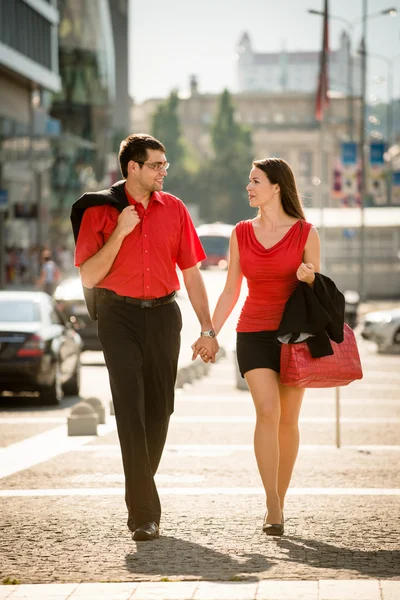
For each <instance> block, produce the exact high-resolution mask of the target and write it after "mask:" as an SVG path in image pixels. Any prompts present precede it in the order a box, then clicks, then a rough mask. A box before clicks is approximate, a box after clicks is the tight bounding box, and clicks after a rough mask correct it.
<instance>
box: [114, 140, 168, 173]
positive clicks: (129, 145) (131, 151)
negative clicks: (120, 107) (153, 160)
mask: <svg viewBox="0 0 400 600" xmlns="http://www.w3.org/2000/svg"><path fill="white" fill-rule="evenodd" d="M147 150H161V152H164V153H165V151H166V150H165V148H164V146H163V145H162V143H161V142H159V141H158V140H156V138H155V137H153V136H152V135H148V134H146V133H133V134H132V135H128V137H127V138H125V139H124V140H123V141H122V142H121V145H120V147H119V154H118V159H119V166H120V168H121V173H122V177H124V179H126V178H127V176H128V163H129V161H130V160H134V161H135V162H145V161H146V160H147ZM140 168H142V165H140Z"/></svg>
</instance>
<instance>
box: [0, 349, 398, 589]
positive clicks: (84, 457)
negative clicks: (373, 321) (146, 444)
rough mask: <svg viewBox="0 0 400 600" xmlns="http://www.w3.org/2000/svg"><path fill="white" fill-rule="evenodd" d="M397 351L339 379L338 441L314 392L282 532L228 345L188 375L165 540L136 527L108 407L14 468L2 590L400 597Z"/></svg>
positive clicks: (6, 483)
mask: <svg viewBox="0 0 400 600" xmlns="http://www.w3.org/2000/svg"><path fill="white" fill-rule="evenodd" d="M396 360H397V359H396V358H394V357H389V358H382V357H380V356H377V355H375V354H371V355H365V356H363V362H364V368H365V379H364V380H363V381H362V382H356V383H355V384H352V385H351V386H349V387H348V388H344V389H343V394H342V417H343V424H342V444H343V447H342V448H341V449H340V450H337V449H336V447H335V446H334V424H333V416H334V410H333V407H334V401H333V397H334V395H333V392H332V390H309V391H308V392H307V394H306V398H305V401H304V407H303V411H302V416H301V424H300V426H301V436H302V446H301V450H300V454H299V459H298V463H297V465H296V469H295V473H294V476H293V481H292V487H291V488H290V493H289V495H288V502H287V508H286V507H285V535H284V536H283V537H282V538H278V539H267V538H266V536H265V535H264V534H262V532H261V523H262V518H263V513H264V510H265V509H264V492H263V489H262V486H261V483H260V481H259V476H258V473H257V468H256V465H255V459H254V453H253V449H252V429H253V422H254V409H253V406H252V402H251V398H250V395H249V393H248V392H240V391H238V390H236V389H235V388H234V386H233V364H232V362H231V357H229V356H228V358H226V359H224V360H221V361H220V362H218V363H217V364H215V365H213V366H212V368H211V371H210V375H209V376H208V377H206V378H203V379H201V380H198V381H196V382H195V383H194V384H193V385H191V386H185V388H184V389H183V390H179V391H177V397H176V410H175V413H174V416H173V418H172V421H171V427H170V432H169V435H168V439H167V444H166V448H165V452H164V455H163V459H162V462H161V465H160V469H159V473H158V475H157V485H158V487H159V491H160V495H161V497H162V505H163V517H162V524H161V537H160V539H159V540H157V541H154V542H151V543H134V542H132V540H131V538H130V536H129V532H128V531H127V529H126V526H125V518H126V514H125V513H126V510H125V506H124V490H123V475H122V466H121V458H120V451H119V446H118V439H117V434H116V432H115V430H114V429H113V423H112V420H111V418H109V427H110V431H109V432H108V433H105V434H104V435H102V436H99V437H97V438H96V437H94V438H88V439H87V440H85V443H84V444H82V445H80V446H77V447H76V448H74V449H73V448H70V449H69V450H68V451H65V450H64V453H63V454H58V455H55V454H54V456H53V457H50V456H49V457H48V459H44V460H43V461H42V462H39V463H34V461H33V462H32V465H33V466H31V467H29V468H27V469H25V470H22V471H16V472H14V473H10V474H9V475H8V476H6V477H3V478H2V479H0V514H1V529H0V555H1V557H2V558H1V561H0V583H1V582H4V581H5V580H8V581H9V582H11V583H12V580H13V579H16V580H17V581H16V583H21V585H15V586H12V585H4V586H1V585H0V600H4V599H5V598H7V599H9V598H10V599H12V600H15V599H17V598H19V599H22V598H25V599H26V600H39V599H40V600H56V599H57V600H67V599H68V600H70V599H78V598H79V599H81V600H95V599H107V600H131V599H140V598H142V599H143V600H144V599H147V600H150V599H151V600H153V599H154V600H156V599H159V600H167V599H169V600H174V599H175V600H186V599H192V600H223V599H227V600H250V599H252V600H399V599H400V547H399V539H400V525H399V521H398V515H399V512H400V473H399V469H398V465H399V457H400V446H399V444H398V442H399V432H400V418H399V417H400V402H398V400H399V399H400V398H399V396H400V394H399V386H398V383H399V382H400V373H399V370H398V367H396V365H397V364H398V363H397V362H396ZM96 381H98V385H99V387H101V386H102V385H103V384H102V381H101V378H99V377H97V378H96ZM383 382H386V388H385V387H384V385H383ZM388 386H389V387H388ZM378 389H379V393H378V392H377V390H378ZM94 393H95V394H96V395H97V393H98V392H97V390H96V391H95V392H94ZM5 420H6V419H5ZM0 423H1V421H0ZM38 424H40V414H39V415H38ZM45 435H46V434H45V433H44V434H41V435H38V436H37V439H36V440H34V441H33V444H32V448H31V452H32V454H33V455H35V453H40V452H43V444H42V442H43V441H44V440H45V439H48V437H47V438H46V437H41V436H45ZM47 435H48V434H47ZM53 443H55V444H60V447H61V446H62V444H64V443H65V440H64V439H63V438H62V434H60V440H59V441H57V440H56V439H55V440H53ZM35 444H36V446H37V448H36V449H35ZM52 451H55V449H52ZM46 583H47V584H48V585H43V584H46Z"/></svg>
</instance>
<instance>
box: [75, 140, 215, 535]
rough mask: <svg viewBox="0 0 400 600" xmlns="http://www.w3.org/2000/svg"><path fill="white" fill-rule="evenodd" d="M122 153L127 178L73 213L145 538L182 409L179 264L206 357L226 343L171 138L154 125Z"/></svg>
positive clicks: (154, 526) (155, 523) (133, 522)
mask: <svg viewBox="0 0 400 600" xmlns="http://www.w3.org/2000/svg"><path fill="white" fill-rule="evenodd" d="M119 162H120V168H121V172H122V175H123V177H124V181H121V182H118V183H117V184H115V185H114V186H112V187H111V188H110V190H105V191H103V192H97V193H95V194H84V195H83V196H82V197H81V198H80V199H79V200H78V201H77V202H76V203H75V205H74V207H73V211H72V214H71V220H72V222H73V226H74V233H75V237H77V243H76V254H75V264H76V266H78V267H79V269H80V275H81V279H82V283H83V285H84V286H85V288H89V289H91V290H93V288H96V290H95V292H96V309H95V310H96V313H97V316H98V330H99V338H100V341H101V344H102V347H103V350H104V357H105V361H106V365H107V369H108V372H109V378H110V386H111V392H112V397H113V402H114V408H115V417H116V421H117V429H118V436H119V440H120V444H121V451H122V460H123V466H124V472H125V492H126V493H125V499H126V505H127V508H128V527H129V529H130V530H131V531H132V533H133V535H132V537H133V539H134V540H142V541H145V540H151V539H155V538H157V537H158V536H159V523H160V516H161V506H160V500H159V497H158V493H157V489H156V486H155V483H154V475H155V473H156V471H157V467H158V465H159V462H160V459H161V454H162V451H163V448H164V444H165V439H166V436H167V431H168V424H169V419H170V415H171V414H172V412H173V410H174V386H175V379H176V372H177V365H178V355H179V349H180V330H181V327H182V319H181V314H180V310H179V307H178V305H177V303H176V302H175V293H176V290H178V289H179V282H178V278H177V274H176V265H178V267H179V268H180V269H181V270H182V273H183V279H184V283H185V287H186V289H187V291H188V295H189V299H190V302H191V304H192V306H193V308H194V310H195V312H196V315H197V317H198V319H199V322H200V330H201V336H200V337H201V340H202V341H201V347H202V348H203V349H205V351H204V350H203V351H202V358H203V359H204V360H211V361H214V360H215V354H216V352H217V351H218V343H217V341H216V339H215V333H214V331H213V327H212V322H211V318H210V312H209V306H208V299H207V294H206V290H205V286H204V282H203V279H202V276H201V274H200V271H199V269H198V266H197V265H198V263H199V262H200V261H202V260H203V259H204V258H205V254H204V250H203V248H202V246H201V243H200V240H199V238H198V236H197V234H196V230H195V228H194V225H193V223H192V220H191V218H190V215H189V212H188V210H187V209H186V207H185V205H184V204H183V202H182V201H181V200H179V199H178V198H176V197H175V196H172V195H171V194H168V193H165V192H163V191H162V189H163V183H164V178H165V176H166V175H167V169H168V167H169V164H168V162H167V159H166V156H165V148H164V146H163V145H162V143H161V142H159V141H158V140H156V139H155V138H153V137H152V136H150V135H144V134H138V135H130V136H129V137H127V138H126V139H125V140H124V141H123V142H122V143H121V146H120V152H119ZM78 232H79V233H78ZM86 292H87V290H86ZM199 340H200V338H199ZM199 340H198V341H197V342H196V344H199ZM194 346H195V347H196V345H194ZM204 354H205V355H206V356H205V357H204V356H203V355H204Z"/></svg>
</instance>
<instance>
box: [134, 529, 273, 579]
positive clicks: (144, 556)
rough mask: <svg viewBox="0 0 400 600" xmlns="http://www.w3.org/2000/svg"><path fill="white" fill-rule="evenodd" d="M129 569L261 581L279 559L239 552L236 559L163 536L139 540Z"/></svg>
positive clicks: (176, 575) (152, 573)
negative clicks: (261, 575) (155, 539)
mask: <svg viewBox="0 0 400 600" xmlns="http://www.w3.org/2000/svg"><path fill="white" fill-rule="evenodd" d="M125 562H126V568H127V569H128V571H130V572H131V573H134V574H138V573H140V574H143V575H149V576H151V575H160V573H161V574H162V575H163V576H164V577H187V578H189V577H193V578H195V579H207V580H210V581H212V580H225V581H234V580H243V581H258V579H259V578H258V577H257V576H256V575H254V574H255V573H263V572H264V573H265V571H268V570H269V569H270V568H271V567H272V566H273V565H274V564H276V562H277V561H276V560H270V559H269V558H267V557H266V556H265V555H263V554H238V555H237V558H233V557H232V556H230V555H229V554H223V553H222V552H218V551H215V550H212V549H211V548H207V546H203V545H201V544H194V543H193V542H188V541H186V540H182V539H178V538H175V537H170V536H162V537H160V539H159V540H157V541H156V542H139V543H137V553H136V554H127V555H126V556H125Z"/></svg>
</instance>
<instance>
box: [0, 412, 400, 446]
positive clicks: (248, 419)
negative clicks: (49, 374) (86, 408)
mask: <svg viewBox="0 0 400 600" xmlns="http://www.w3.org/2000/svg"><path fill="white" fill-rule="evenodd" d="M380 406H382V405H380ZM174 422H175V423H254V422H255V417H254V416H252V415H243V416H240V415H238V416H218V415H216V416H213V415H211V416H207V415H204V416H202V415H188V416H182V417H179V416H173V417H172V419H171V423H174ZM340 422H341V423H365V424H367V425H368V424H374V423H377V424H382V423H383V424H387V423H393V424H397V423H400V417H341V419H340ZM3 423H4V424H6V425H23V424H27V423H29V424H30V423H36V424H40V423H65V417H64V418H59V419H56V418H54V419H52V420H48V419H47V418H43V419H42V418H40V417H38V418H35V417H28V418H23V417H22V418H21V419H20V418H18V417H10V418H7V417H6V418H5V419H1V418H0V426H1V424H3ZM299 423H336V418H335V417H300V420H299ZM57 429H58V428H57ZM51 431H53V430H51ZM29 439H31V438H29ZM20 443H22V442H20Z"/></svg>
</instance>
